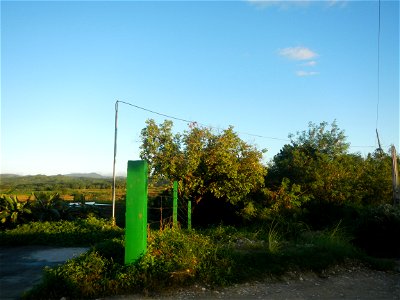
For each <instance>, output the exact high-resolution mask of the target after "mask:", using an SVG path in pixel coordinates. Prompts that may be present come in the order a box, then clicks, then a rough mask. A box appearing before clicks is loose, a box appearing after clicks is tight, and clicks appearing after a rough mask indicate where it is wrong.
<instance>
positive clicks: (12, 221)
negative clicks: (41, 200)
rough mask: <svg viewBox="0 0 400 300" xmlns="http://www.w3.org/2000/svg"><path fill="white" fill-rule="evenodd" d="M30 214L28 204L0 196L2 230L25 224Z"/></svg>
mask: <svg viewBox="0 0 400 300" xmlns="http://www.w3.org/2000/svg"><path fill="white" fill-rule="evenodd" d="M31 213H32V211H31V208H30V203H29V202H20V201H19V200H18V198H17V197H16V196H14V197H13V196H9V195H1V197H0V222H1V225H0V226H1V227H2V228H9V227H15V226H16V225H17V224H20V223H23V222H25V221H26V220H27V219H29V217H30V214H31Z"/></svg>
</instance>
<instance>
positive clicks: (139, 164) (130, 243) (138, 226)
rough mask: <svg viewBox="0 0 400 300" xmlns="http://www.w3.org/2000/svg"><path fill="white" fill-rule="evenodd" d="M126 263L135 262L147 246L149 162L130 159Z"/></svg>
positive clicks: (127, 194)
mask: <svg viewBox="0 0 400 300" xmlns="http://www.w3.org/2000/svg"><path fill="white" fill-rule="evenodd" d="M125 220H126V224H125V264H129V263H134V262H135V261H137V260H138V259H139V258H140V256H142V255H143V254H144V253H146V248H147V162H146V161H144V160H136V161H128V174H127V178H126V213H125Z"/></svg>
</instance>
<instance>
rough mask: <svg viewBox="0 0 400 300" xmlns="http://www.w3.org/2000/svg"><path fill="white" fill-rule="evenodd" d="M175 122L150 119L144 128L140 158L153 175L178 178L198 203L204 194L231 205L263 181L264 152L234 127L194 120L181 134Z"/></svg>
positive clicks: (183, 189) (185, 195)
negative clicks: (219, 128)
mask: <svg viewBox="0 0 400 300" xmlns="http://www.w3.org/2000/svg"><path fill="white" fill-rule="evenodd" d="M172 126H173V123H172V122H171V121H168V120H166V121H164V123H162V124H159V125H157V124H156V123H155V121H154V120H152V119H150V120H147V122H146V127H145V128H143V130H142V132H141V139H142V146H141V154H140V156H141V158H142V159H144V160H147V161H148V163H149V173H150V174H149V175H150V176H151V177H153V178H156V179H159V180H160V179H161V180H169V181H173V180H177V181H178V183H179V193H180V196H181V197H183V198H185V199H191V200H194V201H195V202H196V203H199V202H200V201H201V200H202V199H203V198H204V197H205V196H208V197H212V198H215V199H221V200H225V201H227V202H229V203H231V204H236V203H238V202H242V201H246V197H247V196H248V195H249V194H250V192H252V191H254V190H257V189H259V188H260V187H262V186H263V185H264V176H265V175H266V167H265V166H264V165H263V164H262V154H263V151H259V150H257V149H256V148H255V147H254V146H252V145H250V144H248V143H246V142H244V141H242V140H241V139H240V138H239V136H238V135H237V133H235V132H234V130H233V127H229V128H228V129H226V130H223V131H221V132H219V133H214V132H213V131H212V130H211V129H209V128H204V127H199V126H197V125H196V124H191V125H190V126H189V129H188V130H186V131H185V132H184V133H182V134H174V133H173V132H172Z"/></svg>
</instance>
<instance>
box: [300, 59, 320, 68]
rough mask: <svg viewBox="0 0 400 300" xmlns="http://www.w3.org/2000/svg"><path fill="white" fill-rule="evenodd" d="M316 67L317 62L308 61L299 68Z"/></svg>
mask: <svg viewBox="0 0 400 300" xmlns="http://www.w3.org/2000/svg"><path fill="white" fill-rule="evenodd" d="M316 65H317V62H316V61H315V60H310V61H308V62H305V63H303V64H301V65H300V66H303V67H315V66H316Z"/></svg>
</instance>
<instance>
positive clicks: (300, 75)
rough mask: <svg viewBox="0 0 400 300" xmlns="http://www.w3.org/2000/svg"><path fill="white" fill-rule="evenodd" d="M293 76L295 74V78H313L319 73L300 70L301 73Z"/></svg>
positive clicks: (298, 72)
mask: <svg viewBox="0 0 400 300" xmlns="http://www.w3.org/2000/svg"><path fill="white" fill-rule="evenodd" d="M295 74H296V76H298V77H307V76H315V75H318V74H319V72H314V71H312V72H309V71H303V70H301V71H296V73H295Z"/></svg>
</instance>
